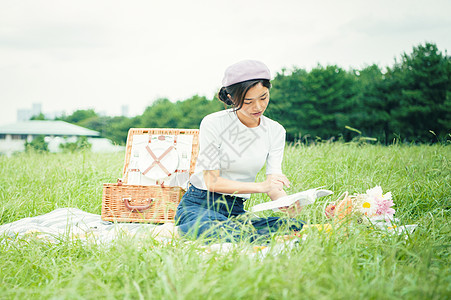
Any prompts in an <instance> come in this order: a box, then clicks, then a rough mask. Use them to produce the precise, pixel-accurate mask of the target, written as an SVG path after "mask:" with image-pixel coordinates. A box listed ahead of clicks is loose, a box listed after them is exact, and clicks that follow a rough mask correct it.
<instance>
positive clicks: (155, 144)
mask: <svg viewBox="0 0 451 300" xmlns="http://www.w3.org/2000/svg"><path fill="white" fill-rule="evenodd" d="M178 164H179V156H178V153H177V150H176V148H175V147H174V145H173V143H171V142H169V141H166V140H156V141H152V142H151V143H149V144H147V145H146V146H145V147H144V148H142V149H141V151H140V153H139V160H138V169H139V171H140V172H141V173H142V174H143V175H144V176H146V177H147V178H149V179H152V180H162V179H165V178H167V177H169V176H171V174H173V173H174V172H175V171H176V170H177V166H178Z"/></svg>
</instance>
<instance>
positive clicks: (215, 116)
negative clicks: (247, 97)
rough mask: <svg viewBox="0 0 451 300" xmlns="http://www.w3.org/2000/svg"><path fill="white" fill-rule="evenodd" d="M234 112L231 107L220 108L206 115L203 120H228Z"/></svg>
mask: <svg viewBox="0 0 451 300" xmlns="http://www.w3.org/2000/svg"><path fill="white" fill-rule="evenodd" d="M231 113H233V112H232V110H231V109H225V110H220V111H217V112H214V113H211V114H209V115H206V116H205V117H204V118H203V119H202V122H215V123H217V122H227V121H231V120H232V116H231V115H230V114H231Z"/></svg>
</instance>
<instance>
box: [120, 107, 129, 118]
mask: <svg viewBox="0 0 451 300" xmlns="http://www.w3.org/2000/svg"><path fill="white" fill-rule="evenodd" d="M121 113H122V114H121V116H123V117H128V114H129V108H128V105H122V106H121Z"/></svg>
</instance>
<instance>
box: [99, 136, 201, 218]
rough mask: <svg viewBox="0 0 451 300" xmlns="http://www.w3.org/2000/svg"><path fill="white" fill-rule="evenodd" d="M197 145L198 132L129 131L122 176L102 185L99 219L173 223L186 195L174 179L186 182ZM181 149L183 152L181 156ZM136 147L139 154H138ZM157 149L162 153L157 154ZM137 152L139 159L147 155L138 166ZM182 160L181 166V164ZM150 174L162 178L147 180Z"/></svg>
mask: <svg viewBox="0 0 451 300" xmlns="http://www.w3.org/2000/svg"><path fill="white" fill-rule="evenodd" d="M182 141H184V142H182ZM198 144H199V130H197V129H161V128H156V129H144V128H132V129H130V130H129V132H128V137H127V145H126V152H125V163H124V169H123V177H122V178H121V179H119V180H118V182H117V183H105V184H104V185H103V195H102V213H101V216H102V220H105V221H112V222H145V223H166V222H174V217H175V211H176V208H177V205H178V204H179V202H180V200H181V198H182V196H183V194H184V193H185V189H184V187H183V186H181V184H179V183H180V182H177V176H179V177H180V176H183V179H184V180H186V179H187V178H188V179H189V176H190V175H191V174H192V173H193V172H194V167H195V164H196V159H197V155H198V151H199V150H198ZM152 145H159V147H160V148H155V147H154V148H152V147H151V146H152ZM161 145H163V146H161ZM183 145H184V146H183ZM182 146H183V147H184V148H183V149H184V151H185V152H183V153H180V152H181V150H180V149H182ZM139 147H140V148H139ZM161 147H163V148H161ZM135 148H136V149H135ZM138 148H139V149H140V151H141V152H140V151H137V149H138ZM155 149H156V150H155ZM157 150H161V151H160V153H157V152H156V151H157ZM161 152H163V153H161ZM137 153H138V154H137ZM139 153H141V154H140V155H141V158H143V155H144V156H146V157H144V158H146V159H147V161H144V163H142V162H141V161H142V159H141V158H138V159H141V160H139V162H141V163H140V165H139V164H138V165H137V162H136V161H135V158H136V156H137V155H138V156H139ZM143 153H144V154H143ZM171 155H172V156H171ZM179 156H180V160H179ZM183 159H184V162H185V163H184V164H182V163H181V161H182V160H183ZM176 161H177V162H176ZM151 172H154V173H155V174H154V175H155V176H156V177H159V176H160V177H161V176H165V178H163V179H161V178H152V179H149V178H146V177H145V175H149V174H150V173H151ZM157 173H158V174H157ZM185 183H187V181H185Z"/></svg>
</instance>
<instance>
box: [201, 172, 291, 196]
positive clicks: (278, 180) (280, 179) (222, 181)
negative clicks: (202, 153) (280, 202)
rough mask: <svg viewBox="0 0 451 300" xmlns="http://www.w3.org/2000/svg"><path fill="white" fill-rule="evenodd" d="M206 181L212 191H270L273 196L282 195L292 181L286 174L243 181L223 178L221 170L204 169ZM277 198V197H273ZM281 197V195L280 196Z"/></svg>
mask: <svg viewBox="0 0 451 300" xmlns="http://www.w3.org/2000/svg"><path fill="white" fill-rule="evenodd" d="M203 175H204V181H205V185H206V186H207V189H208V190H209V191H211V192H216V193H226V194H234V193H237V194H252V193H268V195H269V196H270V197H271V195H272V197H277V196H278V195H282V194H280V193H283V194H284V195H286V194H285V192H284V191H283V186H284V185H285V186H289V184H290V182H289V181H288V179H287V178H286V177H285V175H282V174H281V175H268V176H267V177H266V180H265V181H262V182H241V181H235V180H230V179H226V178H223V177H221V176H219V170H210V171H204V174H203ZM272 197H271V199H272V200H275V199H277V198H272ZM279 197H281V196H279Z"/></svg>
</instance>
